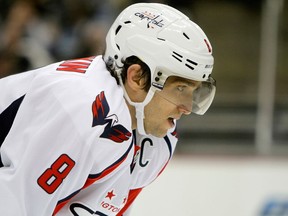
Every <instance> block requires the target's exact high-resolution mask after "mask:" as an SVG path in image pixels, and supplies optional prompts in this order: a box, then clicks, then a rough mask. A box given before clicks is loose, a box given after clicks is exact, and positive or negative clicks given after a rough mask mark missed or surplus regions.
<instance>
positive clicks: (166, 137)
mask: <svg viewBox="0 0 288 216" xmlns="http://www.w3.org/2000/svg"><path fill="white" fill-rule="evenodd" d="M164 140H165V141H166V143H167V146H168V149H169V153H170V156H169V159H170V158H171V157H172V145H171V142H170V140H169V138H168V136H167V135H166V136H165V137H164Z"/></svg>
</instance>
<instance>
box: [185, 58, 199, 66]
mask: <svg viewBox="0 0 288 216" xmlns="http://www.w3.org/2000/svg"><path fill="white" fill-rule="evenodd" d="M187 62H189V63H190V64H193V65H198V64H197V63H196V62H194V61H192V60H190V59H187Z"/></svg>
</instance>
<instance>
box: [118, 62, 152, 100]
mask: <svg viewBox="0 0 288 216" xmlns="http://www.w3.org/2000/svg"><path fill="white" fill-rule="evenodd" d="M141 74H142V69H141V66H140V65H139V64H132V65H130V66H129V67H128V69H127V77H126V80H125V83H124V87H125V89H126V92H127V94H128V95H129V98H130V99H131V100H132V101H134V102H141V101H143V100H144V99H145V97H146V95H147V92H145V90H144V88H143V87H144V83H145V82H144V79H143V78H141Z"/></svg>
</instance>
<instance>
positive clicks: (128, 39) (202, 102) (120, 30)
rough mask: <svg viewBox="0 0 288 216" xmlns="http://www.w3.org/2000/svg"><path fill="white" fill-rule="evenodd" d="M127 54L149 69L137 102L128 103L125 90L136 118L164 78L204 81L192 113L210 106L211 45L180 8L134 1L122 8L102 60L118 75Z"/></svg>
mask: <svg viewBox="0 0 288 216" xmlns="http://www.w3.org/2000/svg"><path fill="white" fill-rule="evenodd" d="M130 56H136V57H138V58H139V59H140V60H142V61H143V62H145V63H146V64H147V65H148V67H149V68H150V71H151V88H150V90H149V92H148V96H147V97H146V99H145V101H144V102H143V103H142V104H137V103H133V102H131V100H130V98H129V97H128V95H127V93H125V97H126V99H127V100H128V102H129V103H131V104H132V105H137V106H136V117H137V107H138V111H139V110H141V109H142V111H141V112H142V114H141V115H142V116H141V115H140V116H139V114H138V118H144V114H143V109H144V106H145V105H146V104H147V103H148V102H149V101H150V99H151V98H152V96H153V94H154V92H155V91H156V90H155V89H163V86H164V84H165V81H166V79H167V78H168V77H170V76H178V77H182V78H186V79H190V80H195V81H202V83H205V84H204V85H201V86H204V87H205V88H204V90H201V88H199V90H198V92H199V93H198V94H194V96H193V108H192V110H191V111H192V112H194V113H197V114H204V113H205V112H206V110H207V109H208V108H209V106H210V105H211V103H212V101H213V98H214V95H215V89H216V87H215V82H214V80H213V78H212V77H211V76H210V74H211V72H212V69H213V63H214V59H213V56H212V47H211V45H210V42H209V40H208V38H207V37H206V35H205V33H204V32H203V31H202V29H201V28H200V27H199V26H198V25H197V24H195V23H194V22H192V21H191V20H189V18H188V17H187V16H186V15H184V14H183V13H181V12H180V11H178V10H176V9H174V8H172V7H170V6H168V5H164V4H160V3H137V4H133V5H131V6H129V7H127V8H126V9H124V10H123V11H122V12H121V13H120V15H119V16H118V17H117V18H116V20H115V21H114V23H113V25H112V26H111V28H110V30H109V32H108V34H107V36H106V52H105V54H104V56H103V58H104V61H105V62H106V63H107V64H108V65H111V64H112V65H113V67H114V68H115V69H116V71H117V73H121V70H120V69H121V67H122V66H123V63H122V60H123V59H126V58H128V57H130ZM117 69H118V70H117ZM118 77H120V76H119V74H118ZM120 80H121V78H120ZM207 87H208V88H207ZM124 92H125V89H124ZM143 104H144V106H143ZM139 106H140V107H141V108H139Z"/></svg>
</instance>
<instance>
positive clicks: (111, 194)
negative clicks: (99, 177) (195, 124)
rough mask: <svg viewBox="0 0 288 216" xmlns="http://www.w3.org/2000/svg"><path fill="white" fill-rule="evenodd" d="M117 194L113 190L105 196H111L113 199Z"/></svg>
mask: <svg viewBox="0 0 288 216" xmlns="http://www.w3.org/2000/svg"><path fill="white" fill-rule="evenodd" d="M114 196H116V195H115V194H114V193H113V190H111V191H110V192H108V193H107V195H106V197H105V198H109V199H110V200H112V198H113V197H114Z"/></svg>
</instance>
